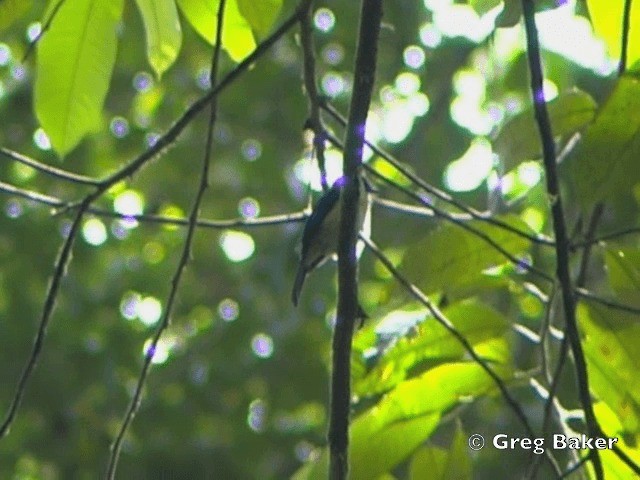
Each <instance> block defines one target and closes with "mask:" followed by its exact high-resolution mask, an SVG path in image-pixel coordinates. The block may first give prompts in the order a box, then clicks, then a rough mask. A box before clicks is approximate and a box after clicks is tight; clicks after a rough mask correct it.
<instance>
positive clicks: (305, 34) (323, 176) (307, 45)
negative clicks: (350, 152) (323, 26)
mask: <svg viewBox="0 0 640 480" xmlns="http://www.w3.org/2000/svg"><path fill="white" fill-rule="evenodd" d="M305 3H306V5H305V4H304V3H303V6H302V7H301V9H300V10H301V12H302V11H304V13H301V15H300V41H301V43H302V60H303V63H304V68H303V70H302V76H303V79H304V87H305V90H306V91H307V95H308V97H309V120H308V121H309V123H310V127H311V129H312V130H313V145H314V150H315V152H316V155H315V157H316V159H317V161H318V169H319V170H320V184H321V185H322V190H327V189H328V188H329V185H328V184H327V170H326V168H325V158H324V142H325V140H326V136H325V131H324V125H323V124H322V118H321V117H320V96H319V94H318V84H317V81H316V56H315V48H314V44H313V22H312V18H311V17H312V15H313V8H312V7H313V1H311V0H307V1H306V2H305ZM305 7H306V8H305Z"/></svg>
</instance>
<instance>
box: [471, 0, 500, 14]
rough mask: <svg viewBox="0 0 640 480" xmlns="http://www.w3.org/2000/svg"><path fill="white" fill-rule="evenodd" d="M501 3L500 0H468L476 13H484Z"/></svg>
mask: <svg viewBox="0 0 640 480" xmlns="http://www.w3.org/2000/svg"><path fill="white" fill-rule="evenodd" d="M501 3H502V0H469V5H471V6H472V7H473V9H474V10H475V11H476V13H477V14H478V15H484V14H485V13H487V12H488V11H489V10H491V9H493V8H495V7H497V6H498V5H500V4H501Z"/></svg>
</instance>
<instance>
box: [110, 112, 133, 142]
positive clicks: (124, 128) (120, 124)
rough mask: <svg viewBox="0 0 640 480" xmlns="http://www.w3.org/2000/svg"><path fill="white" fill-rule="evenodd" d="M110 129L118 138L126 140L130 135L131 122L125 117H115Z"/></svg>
mask: <svg viewBox="0 0 640 480" xmlns="http://www.w3.org/2000/svg"><path fill="white" fill-rule="evenodd" d="M109 129H110V130H111V133H113V136H114V137H116V138H124V137H126V136H127V134H128V133H129V121H128V120H127V119H126V118H124V117H113V119H112V120H111V123H110V124H109Z"/></svg>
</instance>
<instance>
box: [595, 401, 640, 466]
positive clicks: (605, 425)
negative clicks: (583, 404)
mask: <svg viewBox="0 0 640 480" xmlns="http://www.w3.org/2000/svg"><path fill="white" fill-rule="evenodd" d="M593 411H594V413H595V414H596V418H597V419H598V424H599V425H600V426H601V427H602V430H603V431H604V433H605V434H606V435H607V436H609V437H617V438H618V441H617V443H616V446H617V447H618V448H620V449H621V450H622V451H623V452H624V453H625V454H626V455H627V456H628V457H630V458H631V459H632V460H633V461H634V462H635V463H636V464H640V432H636V433H635V435H631V434H629V432H625V430H624V428H623V426H622V424H621V423H620V419H619V418H618V417H617V416H616V414H615V412H614V411H613V410H611V408H609V406H608V405H607V404H606V403H604V402H597V403H596V404H595V405H594V406H593ZM626 439H632V441H633V442H634V446H631V445H629V444H628V443H626V441H625V440H626ZM601 456H602V465H603V467H604V470H605V472H606V474H607V478H630V477H629V473H630V470H629V467H628V466H627V465H626V464H625V463H624V462H622V461H621V460H620V458H619V457H618V456H617V455H616V454H615V453H613V452H611V451H610V450H603V451H602V452H601Z"/></svg>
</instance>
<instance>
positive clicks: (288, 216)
mask: <svg viewBox="0 0 640 480" xmlns="http://www.w3.org/2000/svg"><path fill="white" fill-rule="evenodd" d="M0 192H3V193H8V194H9V195H15V196H17V197H21V198H25V199H27V200H30V201H33V202H37V203H40V204H43V205H48V206H50V207H56V208H66V207H67V205H68V203H67V202H65V201H64V200H61V199H59V198H56V197H52V196H49V195H43V194H41V193H38V192H34V191H31V190H24V189H21V188H18V187H14V186H13V185H10V184H8V183H4V182H0ZM86 210H87V213H91V214H93V215H95V216H97V217H107V218H117V219H121V220H135V221H137V222H140V223H158V224H162V225H174V226H177V227H185V226H188V225H189V219H188V218H183V217H167V216H165V215H154V214H144V213H140V214H130V213H121V212H114V211H113V210H106V209H104V208H99V207H89V208H87V209H86ZM308 217H309V214H308V213H307V212H306V211H302V212H293V213H283V214H280V215H269V216H265V217H258V218H244V217H242V218H230V219H223V220H212V219H206V218H199V219H198V222H197V225H198V227H203V228H210V229H215V230H220V229H224V228H253V227H265V226H270V225H283V224H287V223H299V222H304V221H305V220H306V219H307V218H308Z"/></svg>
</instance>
